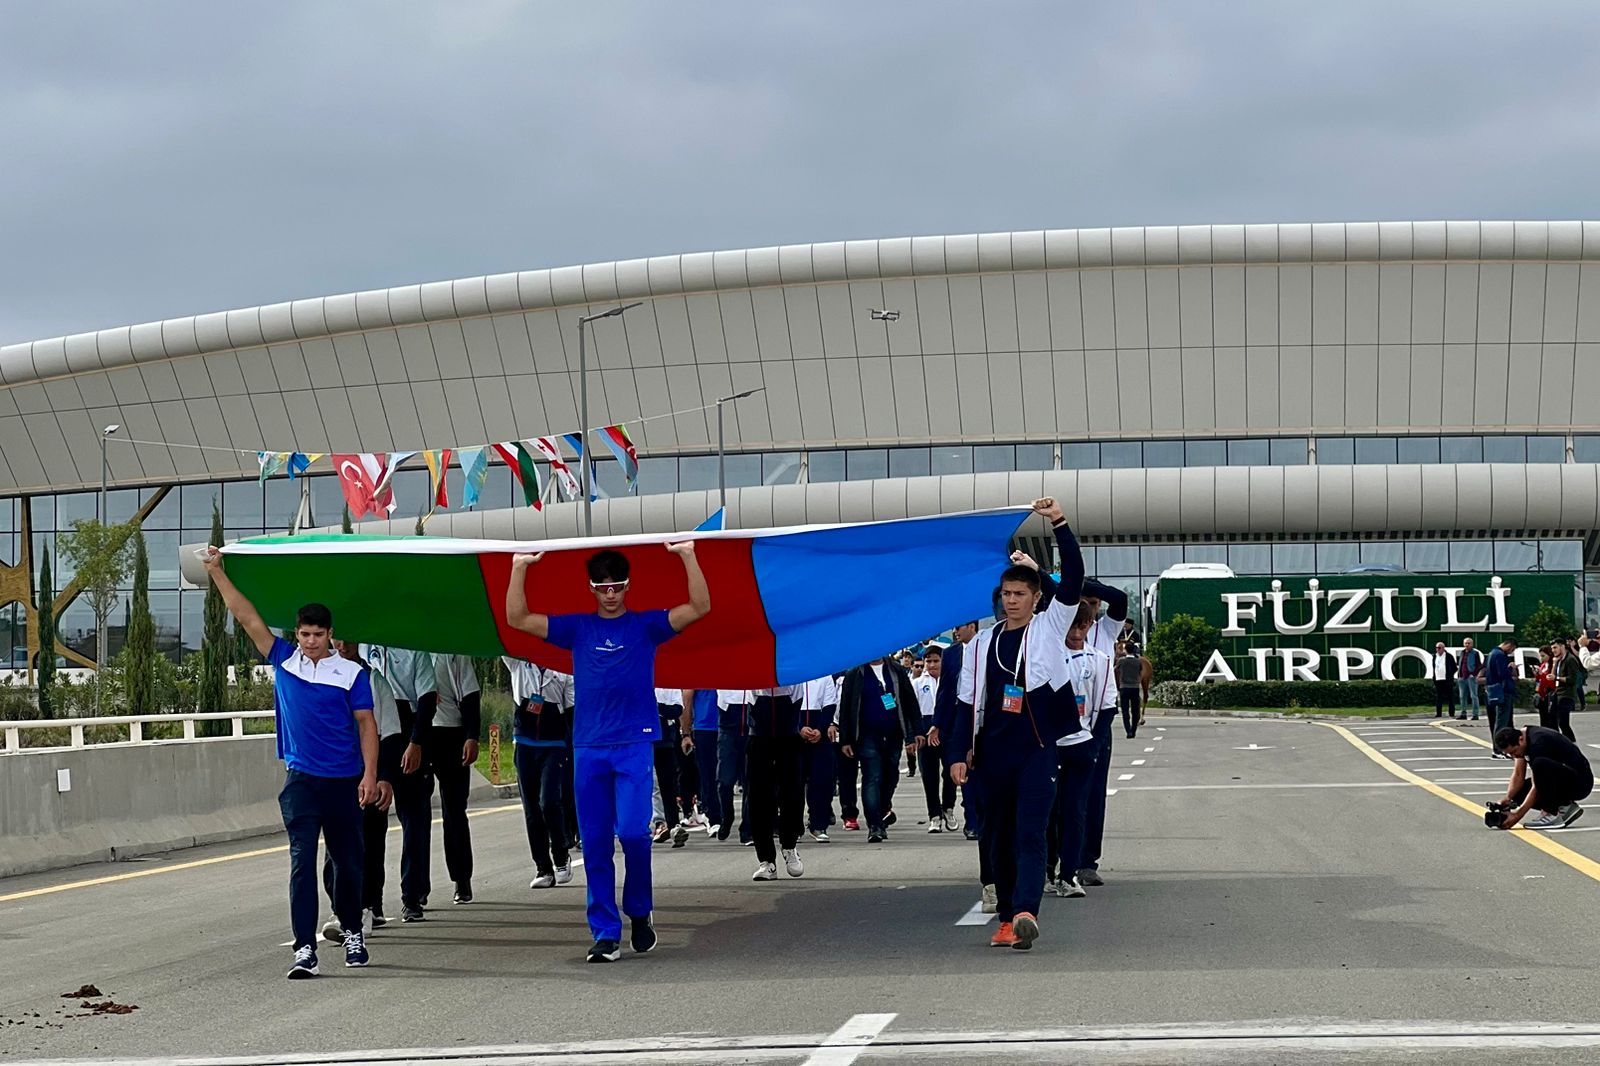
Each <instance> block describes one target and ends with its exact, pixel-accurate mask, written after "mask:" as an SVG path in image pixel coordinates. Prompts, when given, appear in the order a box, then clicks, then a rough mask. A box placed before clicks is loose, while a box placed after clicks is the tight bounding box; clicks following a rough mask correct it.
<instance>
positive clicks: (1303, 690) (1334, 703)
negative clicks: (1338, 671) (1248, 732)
mask: <svg viewBox="0 0 1600 1066" xmlns="http://www.w3.org/2000/svg"><path fill="white" fill-rule="evenodd" d="M1150 702H1151V703H1153V704H1159V705H1161V706H1163V707H1188V708H1193V709H1195V710H1203V711H1214V710H1222V709H1224V708H1229V709H1232V708H1245V709H1260V710H1273V711H1281V710H1292V709H1300V708H1311V709H1316V708H1333V707H1430V706H1432V705H1433V682H1432V681H1424V680H1404V681H1213V682H1199V681H1163V682H1160V683H1158V684H1156V685H1155V686H1153V687H1152V688H1151V690H1150Z"/></svg>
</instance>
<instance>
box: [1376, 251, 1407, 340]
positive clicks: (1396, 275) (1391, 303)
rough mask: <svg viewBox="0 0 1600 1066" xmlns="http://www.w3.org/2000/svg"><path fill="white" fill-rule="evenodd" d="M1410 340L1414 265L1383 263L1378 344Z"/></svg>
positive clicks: (1380, 269) (1380, 275)
mask: <svg viewBox="0 0 1600 1066" xmlns="http://www.w3.org/2000/svg"><path fill="white" fill-rule="evenodd" d="M1410 340H1411V264H1410V263H1383V264H1381V265H1380V266H1379V267H1378V343H1379V344H1406V343H1408V342H1409V341H1410Z"/></svg>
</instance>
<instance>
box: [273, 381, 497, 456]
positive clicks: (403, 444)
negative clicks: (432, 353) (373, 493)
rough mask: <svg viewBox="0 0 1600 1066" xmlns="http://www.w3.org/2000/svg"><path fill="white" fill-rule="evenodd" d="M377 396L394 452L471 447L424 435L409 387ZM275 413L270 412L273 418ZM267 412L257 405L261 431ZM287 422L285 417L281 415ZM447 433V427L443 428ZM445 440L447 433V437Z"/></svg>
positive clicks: (391, 387) (385, 389)
mask: <svg viewBox="0 0 1600 1066" xmlns="http://www.w3.org/2000/svg"><path fill="white" fill-rule="evenodd" d="M378 396H379V398H380V399H382V401H383V417H384V420H385V421H387V422H388V423H389V436H390V439H391V440H392V441H393V442H394V444H393V445H392V447H396V448H421V447H422V446H423V445H424V443H427V444H430V445H434V446H437V447H443V446H444V445H446V444H471V443H472V442H471V441H460V440H457V441H452V440H440V439H439V434H438V433H437V432H427V433H424V432H423V429H422V419H421V417H420V415H419V414H418V411H417V407H418V405H417V398H416V396H415V395H414V394H413V393H412V391H411V386H410V385H409V384H406V383H404V382H400V383H396V384H385V385H379V386H378ZM276 413H277V412H275V411H274V412H271V414H272V415H276ZM268 417H269V412H268V411H266V410H264V409H263V408H262V406H261V405H260V404H259V403H258V404H257V405H256V418H257V419H258V420H259V421H260V422H261V426H262V428H263V429H266V428H267V421H268ZM284 417H285V418H288V414H287V413H285V414H284ZM445 428H446V430H447V431H448V428H449V427H448V426H446V427H445ZM446 435H447V436H448V432H447V433H446Z"/></svg>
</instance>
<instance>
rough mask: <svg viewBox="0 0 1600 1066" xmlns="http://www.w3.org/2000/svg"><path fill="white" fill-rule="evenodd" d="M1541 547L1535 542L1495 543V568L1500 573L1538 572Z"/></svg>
mask: <svg viewBox="0 0 1600 1066" xmlns="http://www.w3.org/2000/svg"><path fill="white" fill-rule="evenodd" d="M1538 567H1539V546H1538V544H1537V542H1535V541H1531V540H1530V541H1519V540H1500V541H1496V542H1495V543H1494V568H1495V570H1496V571H1498V572H1500V573H1512V572H1515V571H1518V570H1537V569H1538Z"/></svg>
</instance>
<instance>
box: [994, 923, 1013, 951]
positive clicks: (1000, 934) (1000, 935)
mask: <svg viewBox="0 0 1600 1066" xmlns="http://www.w3.org/2000/svg"><path fill="white" fill-rule="evenodd" d="M989 946H990V947H992V948H1014V947H1016V946H1017V934H1016V933H1015V932H1014V931H1013V930H1012V927H1011V923H1010V922H1001V923H1000V928H999V929H996V930H995V931H994V936H992V937H990V938H989Z"/></svg>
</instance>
